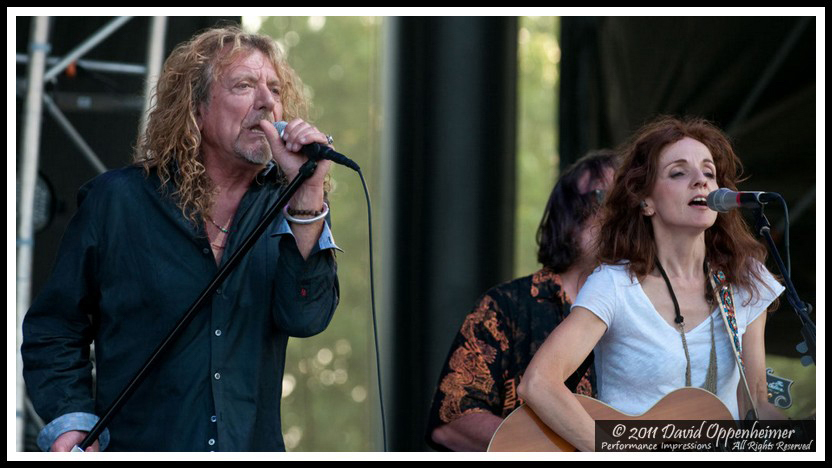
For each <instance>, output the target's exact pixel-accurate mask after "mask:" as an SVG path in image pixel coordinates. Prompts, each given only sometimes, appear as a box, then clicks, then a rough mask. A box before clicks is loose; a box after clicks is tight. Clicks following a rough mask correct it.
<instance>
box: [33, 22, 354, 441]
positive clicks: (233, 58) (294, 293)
mask: <svg viewBox="0 0 832 468" xmlns="http://www.w3.org/2000/svg"><path fill="white" fill-rule="evenodd" d="M301 89H302V88H301V84H300V81H299V79H298V78H297V76H296V75H295V73H294V72H293V71H292V69H291V68H290V67H289V66H288V64H287V62H286V61H285V59H284V57H283V54H282V53H281V51H280V50H279V49H278V47H277V45H276V44H275V42H274V40H272V39H271V38H269V37H267V36H263V35H259V34H249V33H245V32H243V31H241V30H240V29H239V28H237V27H221V28H215V29H211V30H207V31H205V32H202V33H201V34H198V35H196V36H195V37H194V38H193V39H192V40H190V41H188V42H186V43H183V44H181V45H180V46H178V47H177V48H176V49H175V50H174V51H173V53H172V54H171V55H170V57H169V58H168V59H167V61H166V62H165V66H164V69H163V72H162V75H161V76H160V78H159V81H158V83H157V86H156V92H155V95H154V100H153V106H152V108H151V111H150V115H149V120H148V125H147V129H146V131H145V132H144V134H142V135H140V136H139V138H138V142H137V145H136V152H135V155H134V163H135V164H133V165H131V166H129V167H126V168H123V169H119V170H114V171H110V172H108V173H106V174H104V175H102V176H100V177H97V178H95V179H93V180H92V181H91V182H89V183H87V184H86V185H85V186H84V187H82V188H81V190H80V192H79V196H78V199H79V208H78V212H77V214H76V215H75V216H74V217H73V220H72V222H71V223H70V225H69V227H68V228H67V232H66V234H65V235H64V239H63V241H62V244H61V249H60V251H59V254H58V258H57V260H56V264H55V268H54V270H53V272H52V275H51V277H50V279H49V281H48V283H47V285H46V286H45V287H44V288H43V290H42V291H41V293H40V294H39V296H38V298H37V299H36V300H35V302H34V303H33V305H32V307H31V309H30V310H29V312H28V313H27V316H26V318H25V321H24V329H23V333H24V342H23V346H22V353H23V360H24V377H25V379H26V384H27V389H28V391H29V395H30V397H31V398H32V401H33V403H34V406H35V409H36V410H37V412H38V414H39V415H40V416H41V417H42V418H43V419H44V420H45V421H47V422H48V424H47V425H46V427H45V428H44V429H43V431H41V434H40V435H39V437H38V444H39V446H40V447H41V448H42V449H43V450H53V451H64V450H69V449H71V448H72V446H73V445H75V444H78V443H79V442H80V441H81V440H82V439H83V438H84V437H85V435H86V432H85V431H89V430H90V429H91V427H92V426H93V425H94V423H95V422H96V421H97V417H96V416H95V414H96V413H97V414H101V413H102V411H103V410H104V409H106V408H107V407H109V406H110V404H111V403H112V401H113V400H114V399H115V398H116V397H117V395H118V394H119V392H120V391H121V389H122V388H124V386H125V385H126V384H127V383H128V381H129V379H130V378H132V376H133V375H135V374H136V373H137V372H138V370H139V369H140V367H141V365H142V364H143V363H144V362H145V361H146V359H147V357H148V356H149V355H150V353H151V352H152V351H153V350H154V348H155V347H156V345H157V344H158V343H160V342H161V340H162V339H163V338H164V337H165V336H166V335H167V333H168V331H169V330H170V329H171V328H172V327H173V325H174V324H175V323H176V322H177V321H178V320H179V319H180V317H181V316H182V314H183V313H184V311H185V310H186V309H187V308H188V306H189V305H190V304H191V303H192V302H193V300H194V299H195V298H196V296H197V295H198V294H199V293H200V291H201V290H202V288H204V287H205V285H207V284H208V282H209V281H210V279H211V278H212V277H213V276H214V274H215V273H216V271H217V268H218V266H220V265H222V263H223V262H225V261H227V260H228V258H229V257H230V255H231V254H232V253H233V252H234V250H236V249H237V248H238V247H239V246H240V244H241V243H242V241H243V240H244V239H245V238H246V237H247V235H248V233H250V232H251V231H252V230H253V229H254V227H255V226H256V225H257V223H258V222H259V221H260V219H262V217H263V215H264V214H265V212H266V211H267V209H268V208H269V207H271V206H272V205H273V203H274V201H275V200H277V198H279V196H280V194H281V193H282V192H283V190H284V189H285V182H286V180H287V179H288V180H291V179H293V178H294V176H295V175H296V174H297V173H298V170H299V167H300V166H301V165H302V164H303V163H304V162H305V161H306V157H305V156H302V155H301V154H300V153H299V151H300V148H301V147H302V146H304V145H306V144H309V143H313V142H317V143H322V144H327V141H328V140H329V138H328V137H327V136H326V135H325V134H323V133H321V132H320V131H319V130H318V129H317V128H315V127H314V126H312V125H311V124H309V123H308V122H306V121H304V120H303V117H304V110H305V107H306V104H305V102H304V99H303V96H302V92H301ZM279 120H286V121H289V124H288V126H287V127H286V130H285V132H284V134H283V138H282V139H281V137H280V136H279V135H278V134H277V131H276V130H275V128H274V126H273V122H276V121H279ZM284 140H285V141H284ZM329 164H330V163H329V162H328V161H322V162H320V163H319V164H318V167H317V169H316V171H315V173H314V174H313V176H312V177H311V178H310V179H308V180H307V181H306V182H304V184H303V185H302V186H301V188H300V189H299V190H298V191H297V192H296V193H295V195H294V196H293V197H292V199H291V200H290V202H289V206H288V207H287V210H286V211H285V215H284V216H279V217H278V218H277V219H276V220H275V221H274V222H272V224H271V225H270V226H269V228H268V229H267V231H266V233H265V234H264V235H263V236H261V238H260V239H259V240H258V241H257V242H256V243H255V245H254V247H253V248H252V250H251V251H250V252H249V253H248V254H247V255H246V256H245V257H244V259H243V260H242V261H241V263H240V264H239V265H238V267H237V268H236V269H235V270H234V272H233V273H232V274H231V275H230V276H229V277H228V279H226V280H225V282H224V283H223V284H222V286H221V287H220V289H218V290H217V291H216V292H215V294H214V295H213V296H214V297H213V298H212V300H211V301H210V302H209V303H208V304H207V305H206V306H205V307H204V308H203V309H202V310H200V311H199V312H198V313H197V315H196V317H195V318H194V319H193V321H192V322H191V323H190V325H189V326H188V328H187V330H185V331H184V332H183V333H182V335H181V336H180V337H179V338H178V340H177V341H176V342H175V343H174V344H173V345H172V346H171V347H170V348H169V350H168V351H167V352H166V353H165V354H164V355H163V358H162V359H161V361H160V362H159V364H158V365H157V366H156V367H155V368H154V369H153V370H151V371H150V372H149V374H148V376H147V377H146V379H145V380H144V382H143V383H142V384H141V385H140V386H139V387H138V389H137V390H136V391H135V393H134V394H133V395H132V397H131V398H130V399H129V400H128V401H127V403H126V404H125V405H124V406H123V407H122V409H121V410H120V412H119V413H118V414H117V415H116V416H114V417H113V419H112V420H111V422H110V423H109V425H108V428H107V430H106V431H105V432H104V433H102V436H101V437H100V438H99V441H98V442H96V443H95V444H94V445H93V446H92V447H90V448H89V449H88V450H99V449H101V450H103V449H105V448H108V449H109V450H118V451H220V450H221V451H280V450H283V449H284V446H283V441H282V435H281V430H280V395H281V387H282V375H283V366H284V358H285V352H286V343H287V340H288V337H289V336H298V337H305V336H310V335H313V334H316V333H319V332H320V331H322V330H323V329H324V328H326V326H327V325H328V323H329V321H330V320H331V318H332V315H333V313H334V311H335V308H336V306H337V303H338V280H337V276H336V266H335V260H334V254H333V250H334V249H335V248H337V247H336V246H335V244H334V243H333V241H332V235H331V233H330V230H329V226H328V217H327V216H326V213H327V212H328V206H327V205H326V203H325V191H324V186H325V179H326V174H327V172H328V170H329ZM92 342H94V344H95V366H94V367H95V376H96V378H95V382H94V384H93V378H92V368H93V364H92V363H91V360H90V344H91V343H92ZM93 387H94V388H93Z"/></svg>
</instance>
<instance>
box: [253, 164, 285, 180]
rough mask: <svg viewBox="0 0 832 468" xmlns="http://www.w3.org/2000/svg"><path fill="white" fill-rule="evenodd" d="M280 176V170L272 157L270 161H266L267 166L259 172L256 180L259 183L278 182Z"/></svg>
mask: <svg viewBox="0 0 832 468" xmlns="http://www.w3.org/2000/svg"><path fill="white" fill-rule="evenodd" d="M279 177H280V170H279V168H278V166H277V164H275V162H274V159H270V160H269V162H268V163H266V167H264V168H263V170H262V171H260V173H259V174H257V177H256V178H255V180H256V181H257V183H260V184H262V183H265V182H272V183H274V182H277V181H278V179H279Z"/></svg>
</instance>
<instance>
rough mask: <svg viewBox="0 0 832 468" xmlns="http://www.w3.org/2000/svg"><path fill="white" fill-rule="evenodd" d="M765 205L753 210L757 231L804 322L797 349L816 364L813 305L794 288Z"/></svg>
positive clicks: (787, 297)
mask: <svg viewBox="0 0 832 468" xmlns="http://www.w3.org/2000/svg"><path fill="white" fill-rule="evenodd" d="M763 206H764V205H763V204H761V205H760V206H759V207H757V208H754V209H752V210H751V211H752V212H753V213H754V217H755V218H756V220H757V232H758V233H759V234H760V236H761V237H762V238H763V239H765V241H766V244H767V245H768V250H769V252H770V253H771V256H772V258H774V261H775V262H776V263H777V267H778V268H779V269H780V273H782V274H783V280H784V281H785V282H786V299H788V301H789V304H791V306H792V309H794V311H795V313H796V314H797V317H798V318H799V319H800V322H801V323H802V324H803V328H801V330H800V333H801V335H803V340H804V342H803V343H801V344H799V345H798V346H797V350H798V351H799V352H800V353H801V354H804V353H805V354H808V356H809V357H810V358H811V359H812V363H814V364H816V363H817V361H816V360H815V333H816V332H815V324H814V322H812V319H810V318H809V314H810V313H811V312H812V306H811V305H809V304H806V303H805V302H803V301H802V300H800V297H798V295H797V290H796V289H795V288H794V284H792V279H791V276H790V274H789V271H788V270H787V269H786V267H785V265H784V264H783V259H782V258H780V253H779V252H778V251H777V247H776V246H775V245H774V240H773V239H772V237H771V225H770V224H769V222H768V219H767V218H766V215H765V214H764V213H763ZM801 361H803V360H801ZM804 365H808V363H806V362H804Z"/></svg>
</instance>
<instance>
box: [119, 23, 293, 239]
mask: <svg viewBox="0 0 832 468" xmlns="http://www.w3.org/2000/svg"><path fill="white" fill-rule="evenodd" d="M255 50H258V51H260V52H262V53H263V54H264V55H266V56H267V57H268V58H269V60H270V61H271V63H272V65H273V66H274V69H275V72H276V74H277V77H278V80H279V81H280V96H281V102H282V104H283V117H284V120H287V121H289V120H292V119H294V118H305V117H306V113H307V107H308V104H307V101H306V99H305V98H304V96H303V85H302V83H301V81H300V79H299V78H298V76H297V74H296V73H295V72H294V70H293V69H292V68H291V67H290V66H289V64H288V62H287V61H286V59H285V57H284V54H283V52H282V51H281V50H280V49H279V48H278V46H277V43H276V42H275V41H274V39H272V38H270V37H268V36H265V35H262V34H254V33H246V32H244V31H243V30H241V29H240V28H239V27H237V26H225V27H218V28H212V29H208V30H205V31H203V32H201V33H199V34H197V35H196V36H194V37H193V38H192V39H191V40H189V41H187V42H184V43H182V44H180V45H179V46H177V47H176V49H174V51H173V52H172V53H171V55H170V56H169V57H168V59H167V60H166V61H165V64H164V67H163V69H162V74H161V76H160V77H159V80H158V82H157V83H156V88H155V92H154V93H153V97H152V100H151V107H150V111H149V114H148V121H147V128H146V129H145V131H144V132H143V133H141V134H140V135H139V136H138V140H137V142H136V149H135V152H134V154H133V162H134V163H135V164H137V165H140V166H142V167H143V168H144V170H145V173H146V174H150V172H151V171H153V170H155V171H156V172H157V174H158V176H159V178H160V180H161V182H162V187H161V190H162V191H168V190H169V188H170V184H169V182H172V183H173V187H174V190H173V192H172V196H173V197H174V198H175V199H176V202H177V205H178V206H179V208H180V209H181V210H182V214H183V216H185V217H186V218H187V219H189V220H190V221H191V222H193V223H194V224H197V223H198V222H199V219H200V217H201V218H202V219H205V217H206V215H208V213H209V212H210V209H211V207H212V206H213V203H214V196H215V188H214V184H213V182H212V181H211V179H210V178H209V177H208V175H207V174H206V172H205V166H204V164H203V162H202V156H201V155H200V146H201V143H202V136H201V134H200V131H199V126H198V125H197V115H198V111H199V107H200V105H201V104H204V103H207V102H208V100H209V99H210V90H211V85H212V83H213V82H214V80H216V79H217V78H218V77H219V76H220V75H221V74H222V73H223V72H224V71H225V69H226V67H227V66H228V65H230V64H231V63H233V62H234V61H235V60H236V59H237V58H239V57H241V56H242V55H245V54H247V53H250V52H252V51H255Z"/></svg>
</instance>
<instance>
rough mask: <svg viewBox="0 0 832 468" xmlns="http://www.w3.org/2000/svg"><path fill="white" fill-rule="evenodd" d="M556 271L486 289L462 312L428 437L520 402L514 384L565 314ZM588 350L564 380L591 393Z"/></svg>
mask: <svg viewBox="0 0 832 468" xmlns="http://www.w3.org/2000/svg"><path fill="white" fill-rule="evenodd" d="M570 302H571V301H570V300H569V298H568V297H567V295H566V292H565V291H564V290H563V287H562V285H561V278H560V275H557V274H555V273H553V272H552V271H551V270H549V269H546V268H544V269H542V270H539V271H537V272H536V273H534V274H533V275H531V276H526V277H523V278H518V279H515V280H513V281H510V282H507V283H503V284H501V285H498V286H496V287H494V288H492V289H490V290H489V291H487V292H486V293H485V294H484V295H483V296H482V298H481V299H480V300H479V302H478V303H477V305H476V306H475V307H474V310H473V311H472V312H471V313H469V314H468V316H466V317H465V321H464V322H463V324H462V327H461V328H460V330H459V333H457V335H456V338H455V339H454V342H453V344H452V345H451V350H450V353H449V354H448V359H447V361H446V362H445V366H444V368H443V369H442V374H441V376H440V378H439V387H438V388H437V391H436V395H435V396H434V399H433V405H432V407H431V411H430V416H429V422H428V431H427V435H426V439H427V441H428V444H429V445H431V446H432V447H434V448H437V449H444V447H441V446H438V445H436V443H435V442H433V440H432V439H431V433H432V432H433V430H434V429H436V428H437V427H439V426H442V425H444V424H447V423H450V422H451V421H454V420H455V419H457V418H460V417H461V416H464V415H467V414H472V413H491V414H495V415H497V416H500V417H502V418H505V417H506V416H508V415H509V414H510V413H511V412H512V411H514V410H515V409H516V408H518V407H519V406H520V405H521V404H522V403H523V401H522V400H521V399H520V398H519V397H518V396H517V386H518V385H519V384H520V378H521V377H522V375H523V372H524V371H525V369H526V367H527V366H528V364H529V362H530V361H531V359H532V356H534V353H535V352H536V351H537V350H538V348H540V346H541V345H542V344H543V342H544V341H545V340H546V337H547V336H549V333H551V331H552V330H554V328H555V326H557V325H558V324H559V323H560V322H561V321H562V320H563V319H564V318H565V317H566V315H567V314H568V313H569V306H570ZM591 362H592V355H591V354H590V356H589V357H588V358H587V360H586V361H585V362H584V363H583V364H582V365H581V367H580V368H579V369H578V371H577V372H576V373H575V374H574V375H572V376H571V377H570V378H569V379H568V380H567V386H568V387H569V388H570V390H572V391H574V392H576V393H579V394H583V395H590V396H591V395H592V394H593V387H594V380H595V378H594V377H595V376H594V373H593V372H592V369H591Z"/></svg>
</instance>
